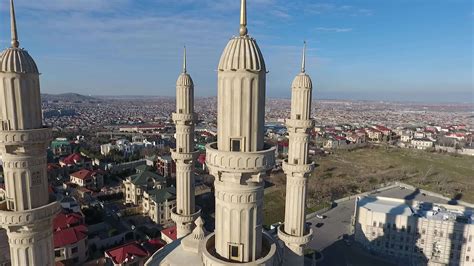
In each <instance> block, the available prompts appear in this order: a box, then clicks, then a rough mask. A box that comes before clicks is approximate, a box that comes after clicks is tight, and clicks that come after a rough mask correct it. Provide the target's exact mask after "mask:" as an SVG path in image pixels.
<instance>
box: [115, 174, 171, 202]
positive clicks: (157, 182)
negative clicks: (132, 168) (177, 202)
mask: <svg viewBox="0 0 474 266" xmlns="http://www.w3.org/2000/svg"><path fill="white" fill-rule="evenodd" d="M136 172H137V173H136V174H134V175H131V176H129V177H127V178H126V179H125V180H124V181H123V185H124V188H125V202H126V203H132V204H135V205H140V204H141V203H142V198H143V192H144V191H147V190H151V189H161V188H164V187H165V186H166V178H164V177H163V176H160V175H158V174H155V173H153V172H150V171H149V170H148V168H147V167H146V166H139V167H137V168H136Z"/></svg>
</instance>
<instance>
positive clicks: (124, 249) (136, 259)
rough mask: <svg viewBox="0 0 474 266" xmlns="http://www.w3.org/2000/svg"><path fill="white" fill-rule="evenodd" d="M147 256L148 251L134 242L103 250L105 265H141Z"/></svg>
mask: <svg viewBox="0 0 474 266" xmlns="http://www.w3.org/2000/svg"><path fill="white" fill-rule="evenodd" d="M149 256H150V254H149V253H148V251H147V250H146V249H145V248H144V247H142V246H140V245H139V244H138V243H136V242H132V243H128V244H125V245H122V246H119V247H115V248H112V249H109V250H106V251H105V258H106V260H107V263H108V264H107V265H109V264H110V265H114V266H143V265H144V264H145V261H146V259H147V258H148V257H149Z"/></svg>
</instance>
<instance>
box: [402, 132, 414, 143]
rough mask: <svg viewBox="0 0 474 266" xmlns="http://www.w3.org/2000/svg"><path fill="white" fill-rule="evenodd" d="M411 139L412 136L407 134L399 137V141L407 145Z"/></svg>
mask: <svg viewBox="0 0 474 266" xmlns="http://www.w3.org/2000/svg"><path fill="white" fill-rule="evenodd" d="M412 139H413V135H412V134H410V133H407V132H404V133H402V135H401V136H400V141H402V142H405V143H409V142H410V141H411V140H412Z"/></svg>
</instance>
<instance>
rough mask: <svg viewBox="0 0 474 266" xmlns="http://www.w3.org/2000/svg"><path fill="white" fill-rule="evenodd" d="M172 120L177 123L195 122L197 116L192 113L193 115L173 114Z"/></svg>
mask: <svg viewBox="0 0 474 266" xmlns="http://www.w3.org/2000/svg"><path fill="white" fill-rule="evenodd" d="M172 119H173V121H174V122H175V123H176V122H178V121H195V120H197V116H196V114H194V113H191V114H178V113H173V114H172Z"/></svg>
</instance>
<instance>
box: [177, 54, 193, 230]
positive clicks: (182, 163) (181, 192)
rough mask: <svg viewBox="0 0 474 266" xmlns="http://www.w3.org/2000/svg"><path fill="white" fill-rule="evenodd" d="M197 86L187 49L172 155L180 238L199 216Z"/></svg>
mask: <svg viewBox="0 0 474 266" xmlns="http://www.w3.org/2000/svg"><path fill="white" fill-rule="evenodd" d="M195 119H196V115H195V113H194V84H193V80H192V79H191V76H190V75H189V74H187V68H186V49H185V50H184V57H183V73H182V74H181V75H180V76H179V77H178V81H177V82H176V113H173V121H174V123H175V125H176V136H175V137H176V149H175V150H174V151H173V152H172V157H173V160H174V161H175V163H176V208H175V209H173V214H172V218H173V220H174V221H175V222H176V226H177V233H178V238H181V237H184V236H186V235H188V234H190V233H191V232H192V230H193V224H194V220H195V218H196V217H197V215H198V213H196V212H195V204H194V201H195V200H194V159H195V158H194V155H195V152H194V122H195Z"/></svg>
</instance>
